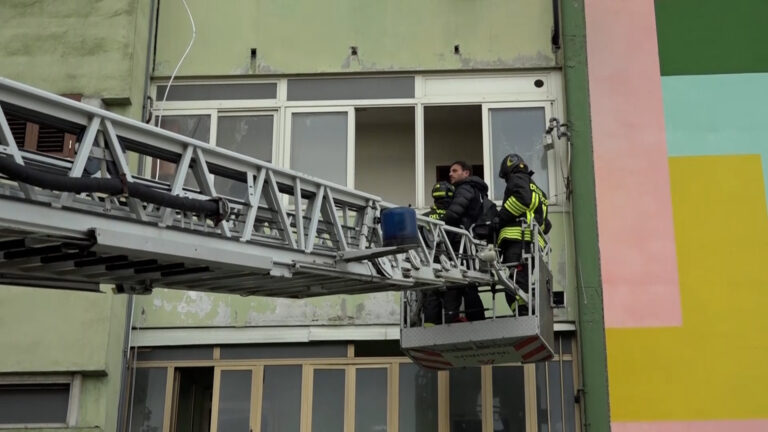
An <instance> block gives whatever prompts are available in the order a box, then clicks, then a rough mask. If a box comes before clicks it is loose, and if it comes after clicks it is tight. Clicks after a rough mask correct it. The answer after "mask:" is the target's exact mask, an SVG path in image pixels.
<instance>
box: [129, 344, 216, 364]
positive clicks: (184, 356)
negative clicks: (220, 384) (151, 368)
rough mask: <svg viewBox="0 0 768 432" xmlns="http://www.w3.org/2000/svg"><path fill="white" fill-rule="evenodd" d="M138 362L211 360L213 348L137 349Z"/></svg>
mask: <svg viewBox="0 0 768 432" xmlns="http://www.w3.org/2000/svg"><path fill="white" fill-rule="evenodd" d="M137 359H138V360H139V361H156V360H159V361H168V360H213V347H210V346H207V347H206V346H201V347H197V346H182V347H152V348H139V351H138V354H137Z"/></svg>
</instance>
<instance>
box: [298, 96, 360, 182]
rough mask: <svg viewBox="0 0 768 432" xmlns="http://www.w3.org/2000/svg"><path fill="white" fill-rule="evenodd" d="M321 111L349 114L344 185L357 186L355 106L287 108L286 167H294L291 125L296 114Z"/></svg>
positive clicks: (318, 112)
mask: <svg viewBox="0 0 768 432" xmlns="http://www.w3.org/2000/svg"><path fill="white" fill-rule="evenodd" d="M320 113H346V114H347V161H346V162H347V184H346V185H342V186H346V187H348V188H351V189H354V188H355V107H353V106H352V107H350V106H332V107H316V106H313V107H303V108H286V110H285V126H284V132H283V136H284V137H285V140H284V141H283V158H284V159H283V160H284V165H285V167H286V168H289V169H293V168H292V167H291V166H290V165H291V151H292V147H293V146H292V145H291V125H292V122H293V115H294V114H320Z"/></svg>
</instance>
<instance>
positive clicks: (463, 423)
mask: <svg viewBox="0 0 768 432" xmlns="http://www.w3.org/2000/svg"><path fill="white" fill-rule="evenodd" d="M450 383H451V384H450V412H451V418H450V428H451V432H481V431H482V430H483V420H482V414H483V398H482V392H481V388H482V383H481V381H480V368H477V367H476V368H467V369H451V371H450Z"/></svg>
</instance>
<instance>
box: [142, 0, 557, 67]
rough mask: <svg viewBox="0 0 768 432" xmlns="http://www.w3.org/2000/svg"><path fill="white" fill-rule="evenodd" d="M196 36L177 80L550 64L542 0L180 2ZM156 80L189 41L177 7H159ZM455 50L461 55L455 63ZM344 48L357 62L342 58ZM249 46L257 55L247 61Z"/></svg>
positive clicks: (547, 16) (547, 10)
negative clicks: (355, 52) (352, 49)
mask: <svg viewBox="0 0 768 432" xmlns="http://www.w3.org/2000/svg"><path fill="white" fill-rule="evenodd" d="M188 4H189V7H190V10H191V13H192V16H193V17H194V20H195V24H196V28H197V37H196V40H195V43H194V45H193V47H192V50H191V51H190V53H189V55H188V57H187V59H186V60H185V61H184V64H183V65H182V67H181V69H180V71H179V75H180V76H201V75H242V74H295V73H318V72H353V71H398V70H446V69H451V70H455V69H497V68H533V67H539V68H540V67H551V66H555V57H554V55H553V53H552V49H551V45H550V33H551V30H552V21H553V20H552V2H549V1H542V0H516V1H509V0H484V1H466V0H421V1H412V0H388V1H381V0H336V1H331V2H328V1H325V2H320V1H314V0H295V1H273V0H228V1H223V2H222V1H217V2H212V1H207V0H189V1H188ZM159 13H160V16H159V24H158V41H157V59H156V64H155V70H154V75H155V76H170V75H171V73H172V72H173V70H174V68H175V67H176V64H177V63H178V61H179V59H180V58H181V56H182V54H183V53H184V51H185V49H186V48H187V45H188V43H189V40H190V38H191V34H192V32H191V26H190V22H189V17H188V15H187V12H186V11H185V9H184V7H183V5H182V3H181V2H180V1H163V2H161V4H160V12H159ZM456 44H459V45H460V47H461V55H455V54H454V52H453V49H454V45H456ZM350 46H357V47H358V56H357V57H352V56H350ZM251 48H256V50H257V56H256V60H255V61H254V62H252V61H251Z"/></svg>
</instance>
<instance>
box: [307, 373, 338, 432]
mask: <svg viewBox="0 0 768 432" xmlns="http://www.w3.org/2000/svg"><path fill="white" fill-rule="evenodd" d="M344 373H345V372H344V370H343V369H318V370H316V371H315V376H314V380H313V388H312V430H313V431H323V432H343V431H344V393H345V392H344V381H345V378H344Z"/></svg>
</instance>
